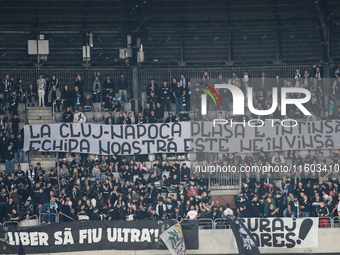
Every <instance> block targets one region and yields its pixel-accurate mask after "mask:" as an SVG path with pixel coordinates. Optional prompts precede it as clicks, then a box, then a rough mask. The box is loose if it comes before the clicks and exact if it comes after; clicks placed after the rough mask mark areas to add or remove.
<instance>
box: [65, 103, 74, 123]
mask: <svg viewBox="0 0 340 255" xmlns="http://www.w3.org/2000/svg"><path fill="white" fill-rule="evenodd" d="M63 122H66V123H72V122H73V114H72V112H71V111H70V107H69V106H68V107H67V108H66V111H65V112H64V114H63Z"/></svg>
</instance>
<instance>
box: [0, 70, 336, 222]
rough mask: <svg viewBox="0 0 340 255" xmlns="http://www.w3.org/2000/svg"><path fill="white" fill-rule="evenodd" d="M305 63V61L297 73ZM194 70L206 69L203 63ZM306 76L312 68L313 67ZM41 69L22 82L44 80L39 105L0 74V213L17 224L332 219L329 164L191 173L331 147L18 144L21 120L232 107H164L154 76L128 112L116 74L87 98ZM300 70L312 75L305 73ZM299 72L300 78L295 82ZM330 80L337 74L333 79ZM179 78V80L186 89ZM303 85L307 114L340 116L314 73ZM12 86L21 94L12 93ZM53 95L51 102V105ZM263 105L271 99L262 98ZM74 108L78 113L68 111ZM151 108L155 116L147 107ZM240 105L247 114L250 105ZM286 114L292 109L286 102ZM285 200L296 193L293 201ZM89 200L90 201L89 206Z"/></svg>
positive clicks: (126, 118) (328, 160)
mask: <svg viewBox="0 0 340 255" xmlns="http://www.w3.org/2000/svg"><path fill="white" fill-rule="evenodd" d="M309 69H311V67H309ZM315 71H316V69H315ZM296 72H297V73H295V74H294V75H293V76H291V77H290V78H286V79H283V80H280V82H282V84H281V85H282V86H292V83H293V82H296V80H297V77H298V79H300V78H301V77H300V73H299V70H296ZM303 72H305V71H304V70H303ZM308 72H309V71H308V69H307V68H306V73H308ZM202 75H210V74H209V73H208V72H205V73H204V74H203V73H202ZM237 75H238V74H237ZM255 75H256V74H254V76H255ZM261 75H263V74H261ZM308 75H309V74H308ZM312 75H313V77H317V72H316V73H313V74H312ZM44 77H45V76H44V75H43V76H42V77H40V78H37V81H31V82H30V83H33V84H34V83H36V84H37V85H38V86H37V87H38V89H39V85H41V86H42V88H44V87H45V86H46V90H47V91H49V92H48V94H50V100H47V101H45V105H41V106H40V107H39V106H38V104H39V102H38V98H37V97H35V96H32V95H35V94H39V93H38V91H37V90H36V89H35V87H33V88H31V89H30V88H24V89H23V90H22V91H16V89H15V88H17V87H18V86H14V85H13V83H12V82H11V80H14V79H11V78H12V77H10V76H9V75H5V77H4V79H3V83H2V87H3V88H9V91H10V93H8V96H7V97H5V98H4V100H3V101H4V104H3V107H2V109H1V112H0V127H1V128H0V132H1V135H2V140H1V143H0V146H1V147H0V150H1V151H2V152H3V153H1V161H2V164H0V167H1V170H2V174H1V175H0V191H1V192H0V209H1V210H0V217H1V218H0V220H1V222H7V223H8V222H11V221H13V222H19V221H20V222H21V224H22V225H34V224H43V223H54V222H61V221H64V222H65V221H73V220H77V219H78V218H79V217H80V216H81V218H82V219H86V218H87V219H91V220H114V219H120V220H125V219H126V218H127V217H128V215H133V216H132V217H133V218H134V219H137V220H146V219H149V220H150V219H151V220H156V219H177V220H181V219H198V220H199V221H200V225H201V227H202V228H217V229H220V228H228V225H227V223H226V222H225V221H222V220H221V219H222V218H223V217H225V216H226V215H228V214H231V213H234V214H238V215H239V216H242V217H273V216H279V217H297V216H301V217H326V219H328V220H327V221H326V222H325V223H323V224H324V226H326V227H328V226H329V227H330V226H335V225H336V224H339V218H338V215H339V213H338V212H339V210H340V207H339V206H338V201H339V199H338V185H339V178H338V175H337V173H336V172H329V171H328V172H326V173H320V174H319V175H317V176H314V175H307V174H305V175H299V174H296V173H289V174H287V175H284V176H283V175H282V174H274V175H268V174H266V173H261V172H257V173H249V174H244V175H241V174H233V173H227V174H223V175H219V174H217V173H216V174H211V175H209V176H205V175H204V174H202V173H195V171H193V169H194V168H195V166H196V165H200V164H201V165H215V166H216V165H233V166H236V167H238V168H239V167H240V165H241V164H243V165H249V166H252V165H259V164H273V165H274V164H283V163H285V164H291V163H292V164H311V163H317V164H327V165H330V164H333V165H334V164H338V163H340V150H318V151H316V152H315V151H285V152H282V153H281V152H276V153H272V154H270V153H264V152H261V153H256V154H254V155H253V154H243V155H242V154H238V153H235V154H204V155H203V157H202V155H197V154H195V153H189V154H185V155H182V154H163V155H160V154H149V155H143V154H141V155H138V156H127V157H125V156H123V157H120V156H116V155H110V156H102V155H85V154H81V155H80V154H73V153H68V152H65V153H41V152H33V151H30V152H28V153H26V152H23V151H22V150H21V149H22V148H23V137H24V134H23V129H22V128H23V126H24V125H25V123H26V124H29V125H32V124H44V123H58V122H69V123H72V122H78V121H80V120H81V119H82V118H83V117H82V116H84V117H85V118H83V119H82V121H83V122H86V123H105V124H109V125H124V124H143V123H163V122H178V121H191V120H195V121H199V120H201V119H200V118H203V120H204V119H205V118H206V117H208V118H211V119H212V118H215V117H216V116H217V115H219V114H220V115H222V117H225V118H229V117H230V111H231V110H232V109H231V108H230V105H229V106H227V109H221V110H218V111H208V115H207V116H203V117H202V116H201V117H200V116H199V115H198V114H197V112H195V111H193V110H192V109H189V108H186V111H183V112H180V111H177V112H176V111H173V109H174V108H176V106H175V101H174V100H171V101H170V104H171V107H170V109H169V110H167V111H165V110H164V108H163V105H162V104H163V102H164V101H163V100H162V94H161V93H160V92H157V93H154V92H155V91H162V89H163V86H164V85H163V86H159V87H158V86H157V83H156V85H155V84H154V83H153V82H150V85H148V86H145V92H143V93H141V95H142V97H141V98H142V104H141V105H138V107H140V111H139V112H132V111H130V110H131V105H130V104H126V103H123V100H122V98H120V96H119V93H116V92H119V89H118V88H117V87H116V85H117V84H119V81H118V80H114V81H112V82H110V84H111V85H110V87H106V88H107V89H108V91H107V93H106V95H105V96H104V95H101V96H100V100H99V101H100V102H96V103H93V102H92V98H94V97H95V96H96V95H97V94H100V93H101V92H102V91H99V90H98V88H94V89H93V90H92V88H91V89H90V90H88V89H87V88H86V87H85V88H81V90H84V92H83V94H80V93H79V91H78V90H77V89H75V87H76V86H78V85H75V86H70V87H71V90H70V92H69V93H68V92H67V91H66V90H65V89H64V86H65V85H63V84H62V83H61V82H59V88H58V89H55V90H54V91H55V92H53V88H52V87H53V86H51V84H50V82H49V81H48V80H46V79H45V78H44ZM107 77H108V76H106V77H105V80H106V82H107V81H108V80H107ZM308 77H309V76H308ZM13 78H15V77H13ZM214 78H217V77H214ZM233 78H236V80H239V81H240V86H241V88H242V87H244V86H245V85H246V83H245V82H243V74H242V73H240V78H237V76H236V77H235V76H231V78H228V79H227V78H226V79H225V81H226V82H228V83H230V82H231V80H232V79H233ZM309 79H311V81H312V80H313V78H312V77H309ZM103 80H104V78H103V77H101V76H96V81H101V82H102V83H104V81H103ZM302 81H303V80H302V78H301V83H302ZM334 81H336V82H339V80H338V79H334ZM128 82H130V81H128ZM159 83H161V81H159ZM170 83H171V81H169V84H170ZM178 84H179V86H180V87H181V88H182V90H185V91H186V93H187V95H190V93H191V92H193V91H190V89H191V88H192V86H193V85H192V84H190V79H189V77H188V78H186V81H185V82H184V81H183V78H182V79H181V78H179V81H178ZM181 84H182V85H181ZM183 84H186V86H185V88H183ZM336 84H338V83H336ZM49 88H50V90H49ZM171 88H173V87H171ZM309 89H310V90H311V91H312V92H313V91H316V92H317V93H318V96H316V97H315V101H313V103H311V105H309V109H313V107H315V106H314V105H313V104H316V105H317V111H315V114H314V116H313V118H315V120H327V119H340V107H338V108H337V107H336V106H334V107H335V108H334V109H336V110H335V111H333V114H329V111H330V109H331V110H332V109H333V104H334V101H335V100H331V99H336V98H339V97H338V95H332V93H333V92H334V91H332V90H330V92H329V93H327V92H322V93H321V92H320V91H323V87H322V83H320V82H316V83H315V84H314V85H313V84H312V85H311V86H310V87H309ZM60 90H61V91H60ZM4 91H5V92H6V89H4ZM15 91H16V92H15ZM19 92H21V94H20V97H18V96H16V94H17V93H19ZM94 92H95V94H94ZM257 92H258V91H256V93H255V94H254V100H269V97H264V98H260V97H261V95H259V94H258V93H257ZM46 93H47V92H46ZM194 93H196V92H194ZM155 94H156V95H155ZM171 94H172V93H170V94H169V96H170V97H172V96H171ZM57 95H60V97H58V96H57ZM175 96H176V95H175ZM28 98H30V100H27V99H28ZM83 98H85V100H83ZM131 99H133V98H131V97H128V98H127V100H129V102H132V101H131ZM57 101H60V107H58V104H59V103H57ZM158 103H159V105H158ZM33 105H34V106H33ZM264 105H265V107H270V104H269V105H267V104H264ZM138 107H137V108H138ZM58 108H59V109H58ZM76 108H77V109H79V110H80V112H81V113H83V114H84V115H77V116H79V117H76V118H74V115H75V114H76V113H75V109H76ZM157 108H158V109H157ZM151 111H155V112H157V114H158V115H155V116H153V115H152V114H151ZM327 112H328V114H327ZM17 113H18V114H19V115H18V114H17ZM171 114H172V115H173V117H172V118H170V117H171ZM247 114H248V118H250V117H251V114H250V112H248V113H247ZM289 116H293V117H297V116H296V112H295V110H294V109H293V108H292V109H291V111H290V112H289ZM298 117H299V116H298ZM305 120H306V121H309V119H305ZM26 162H28V163H26ZM188 169H189V170H188ZM190 169H191V170H190ZM97 172H99V174H97ZM96 176H99V177H98V178H97V177H96ZM213 190H232V191H234V192H235V191H236V192H237V193H239V195H238V197H237V199H236V201H235V206H230V204H227V205H223V204H220V203H219V201H218V200H215V201H213V200H212V197H211V191H213ZM294 201H295V202H296V201H299V206H296V203H294ZM192 206H193V208H191V207H192ZM96 208H98V209H99V210H98V211H97V210H95V209H96ZM13 209H15V210H13ZM230 209H232V210H230ZM194 212H195V213H194Z"/></svg>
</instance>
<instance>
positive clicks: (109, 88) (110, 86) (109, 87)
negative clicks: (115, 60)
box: [102, 74, 115, 102]
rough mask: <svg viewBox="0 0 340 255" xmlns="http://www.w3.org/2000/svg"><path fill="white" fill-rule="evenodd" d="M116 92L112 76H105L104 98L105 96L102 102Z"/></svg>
mask: <svg viewBox="0 0 340 255" xmlns="http://www.w3.org/2000/svg"><path fill="white" fill-rule="evenodd" d="M114 90H115V84H114V82H113V81H112V80H111V77H110V75H109V74H107V75H106V76H105V80H104V82H103V93H102V96H103V98H102V100H103V102H105V101H106V98H107V97H109V95H110V94H112V93H113V91H114Z"/></svg>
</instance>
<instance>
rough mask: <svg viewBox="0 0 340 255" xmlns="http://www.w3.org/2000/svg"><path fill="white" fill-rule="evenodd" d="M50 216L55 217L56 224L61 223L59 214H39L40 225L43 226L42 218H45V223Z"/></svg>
mask: <svg viewBox="0 0 340 255" xmlns="http://www.w3.org/2000/svg"><path fill="white" fill-rule="evenodd" d="M48 215H52V216H54V222H55V223H58V222H59V214H57V213H41V214H39V217H38V219H39V225H41V223H42V217H41V216H43V217H44V218H43V221H44V222H45V221H46V217H47V218H48ZM48 221H49V220H48Z"/></svg>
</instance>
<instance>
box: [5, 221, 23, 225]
mask: <svg viewBox="0 0 340 255" xmlns="http://www.w3.org/2000/svg"><path fill="white" fill-rule="evenodd" d="M19 223H20V222H19V221H16V220H8V221H5V222H4V223H3V225H14V224H15V225H19Z"/></svg>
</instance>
